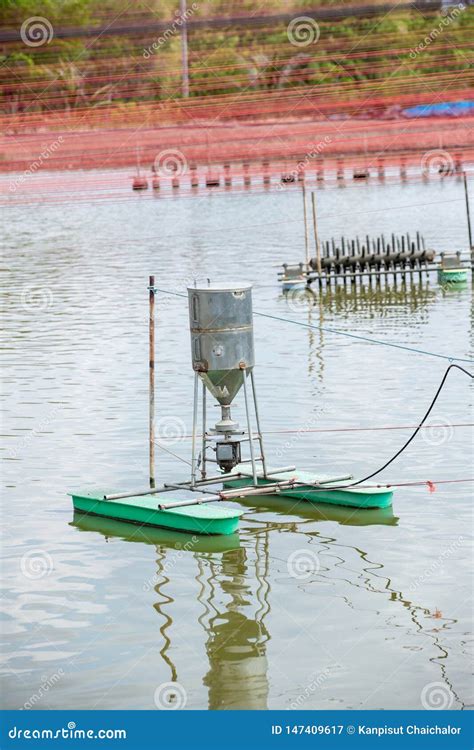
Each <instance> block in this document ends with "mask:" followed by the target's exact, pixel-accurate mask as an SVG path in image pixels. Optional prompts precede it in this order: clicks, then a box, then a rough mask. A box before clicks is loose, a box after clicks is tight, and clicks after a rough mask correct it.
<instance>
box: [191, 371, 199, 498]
mask: <svg viewBox="0 0 474 750" xmlns="http://www.w3.org/2000/svg"><path fill="white" fill-rule="evenodd" d="M198 397H199V375H198V374H197V372H195V373H194V402H193V434H192V444H191V487H194V486H195V484H196V468H197V459H196V429H197V415H198Z"/></svg>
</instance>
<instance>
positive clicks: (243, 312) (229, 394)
mask: <svg viewBox="0 0 474 750" xmlns="http://www.w3.org/2000/svg"><path fill="white" fill-rule="evenodd" d="M188 299H189V322H190V328H191V353H192V362H193V368H194V370H195V371H196V372H199V374H200V376H201V378H202V380H203V382H204V383H205V385H206V387H207V388H208V390H209V391H210V393H212V395H213V396H214V397H215V398H216V399H217V401H218V402H219V403H220V404H221V405H229V404H231V403H232V401H233V399H234V398H235V396H236V395H237V393H238V392H239V389H240V387H241V386H242V383H243V378H244V373H245V371H249V370H250V369H251V368H252V367H253V365H254V349H253V320H252V285H251V284H214V285H209V286H205V287H189V288H188Z"/></svg>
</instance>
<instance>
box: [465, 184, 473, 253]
mask: <svg viewBox="0 0 474 750" xmlns="http://www.w3.org/2000/svg"><path fill="white" fill-rule="evenodd" d="M462 176H463V180H464V196H465V198H466V214H467V231H468V233H469V250H470V251H471V253H472V248H473V247H474V245H473V242H472V228H471V211H470V208H469V191H468V189H467V175H466V172H463V173H462Z"/></svg>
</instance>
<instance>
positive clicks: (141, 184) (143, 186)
mask: <svg viewBox="0 0 474 750" xmlns="http://www.w3.org/2000/svg"><path fill="white" fill-rule="evenodd" d="M147 189H148V180H147V178H146V177H142V176H141V175H137V176H136V177H134V178H133V182H132V190H147Z"/></svg>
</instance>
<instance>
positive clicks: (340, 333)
mask: <svg viewBox="0 0 474 750" xmlns="http://www.w3.org/2000/svg"><path fill="white" fill-rule="evenodd" d="M153 289H154V291H155V292H161V293H162V294H169V295H171V296H173V297H186V296H187V295H186V294H180V293H179V292H170V291H168V290H167V289H159V288H158V287H156V286H155V287H153ZM254 315H258V316H259V317H260V318H269V319H270V320H278V321H280V322H281V323H292V324H293V325H295V326H301V328H313V329H314V330H317V331H324V332H325V333H335V334H336V335H337V336H348V337H349V338H351V339H357V340H359V341H365V342H367V343H369V344H379V345H380V346H391V347H393V348H394V349H403V350H404V351H407V352H414V353H415V354H425V355H426V356H428V357H437V358H438V359H447V360H448V362H468V363H469V364H473V363H474V360H472V359H463V358H462V357H450V356H448V355H447V354H437V353H436V352H428V351H426V350H425V349H415V348H414V347H411V346H404V344H394V343H392V342H391V341H380V339H371V338H369V337H368V336H361V335H359V334H356V333H347V332H346V331H338V330H337V328H327V327H326V326H316V325H313V324H312V323H301V322H300V321H299V320H291V319H290V318H282V317H280V316H279V315H269V314H268V313H262V312H256V311H255V310H254Z"/></svg>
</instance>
